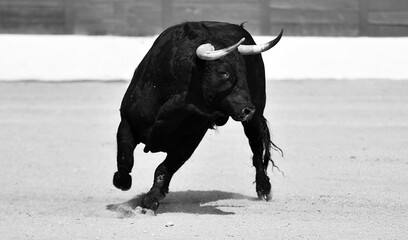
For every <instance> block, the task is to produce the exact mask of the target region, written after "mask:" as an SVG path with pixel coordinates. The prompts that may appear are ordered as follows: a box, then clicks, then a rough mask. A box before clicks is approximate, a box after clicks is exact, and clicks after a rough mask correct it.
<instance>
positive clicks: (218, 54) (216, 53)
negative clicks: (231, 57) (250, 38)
mask: <svg viewBox="0 0 408 240" xmlns="http://www.w3.org/2000/svg"><path fill="white" fill-rule="evenodd" d="M244 41H245V38H242V39H241V40H239V41H238V42H237V43H235V44H234V45H232V46H229V47H226V48H223V49H220V50H215V48H214V46H213V45H211V44H209V43H205V44H202V45H200V46H199V47H198V48H197V50H196V54H197V57H198V58H200V59H202V60H210V61H211V60H217V59H220V58H222V57H224V56H225V55H227V54H229V53H231V52H232V51H234V50H235V49H237V48H238V47H239V45H241V43H243V42H244Z"/></svg>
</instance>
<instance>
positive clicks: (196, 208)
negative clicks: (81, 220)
mask: <svg viewBox="0 0 408 240" xmlns="http://www.w3.org/2000/svg"><path fill="white" fill-rule="evenodd" d="M143 195H144V194H140V195H137V196H135V197H134V198H132V199H130V200H128V201H126V202H123V203H117V204H109V205H107V206H106V208H107V209H108V210H111V211H115V212H120V213H121V214H122V215H123V217H130V216H132V215H134V214H135V213H134V211H133V210H134V209H135V208H136V207H137V206H139V205H140V202H141V200H142V198H143ZM220 200H249V201H255V200H256V198H253V197H248V196H245V195H242V194H238V193H231V192H222V191H183V192H170V193H169V194H168V195H167V196H166V198H165V199H163V200H162V201H161V202H160V207H159V209H157V211H156V214H161V213H190V214H214V215H232V214H235V213H234V212H226V211H223V210H220V209H219V207H231V208H234V207H243V206H242V205H239V204H234V203H231V204H227V205H225V204H222V203H218V201H220Z"/></svg>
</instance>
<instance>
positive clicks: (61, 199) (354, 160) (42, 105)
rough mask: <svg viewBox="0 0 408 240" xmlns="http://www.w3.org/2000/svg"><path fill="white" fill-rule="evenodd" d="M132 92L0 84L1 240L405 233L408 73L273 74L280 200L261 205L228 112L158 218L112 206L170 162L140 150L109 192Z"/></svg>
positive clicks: (100, 86) (114, 86)
mask: <svg viewBox="0 0 408 240" xmlns="http://www.w3.org/2000/svg"><path fill="white" fill-rule="evenodd" d="M126 87H127V83H123V82H121V83H96V82H85V83H84V82H83V83H39V82H17V83H0V116H1V117H0V129H1V130H0V131H1V134H0V153H1V155H0V157H1V163H0V164H1V167H0V176H1V178H0V185H1V191H0V215H1V217H0V233H1V236H2V237H1V238H2V239H26V238H32V239H406V236H407V235H408V225H407V219H408V213H407V212H408V191H407V189H408V177H407V175H408V148H407V146H408V94H407V93H408V81H273V82H268V89H267V92H268V103H267V108H266V110H265V111H266V114H265V115H266V117H267V119H268V120H269V121H270V125H271V129H272V133H273V137H274V141H275V142H276V143H277V144H278V145H279V146H280V147H281V148H282V149H283V150H284V153H285V157H284V159H283V158H281V157H280V156H279V154H278V153H275V154H274V155H273V157H274V159H275V161H276V163H277V165H278V166H279V167H280V169H281V170H282V171H284V172H285V176H283V175H282V174H281V173H280V172H278V171H276V170H274V172H273V173H272V172H271V171H270V172H269V175H270V177H271V181H272V185H273V192H274V196H273V200H272V201H271V202H264V201H257V200H256V199H255V197H256V193H255V186H254V184H253V181H254V169H253V168H252V167H251V159H250V158H251V152H250V149H249V147H248V145H247V140H246V138H245V136H244V134H243V131H242V127H241V126H240V124H239V123H235V122H233V121H231V120H230V122H229V123H228V124H227V125H226V126H224V127H221V128H219V129H218V130H217V131H211V132H209V134H207V136H206V137H205V139H204V140H203V142H202V144H201V145H200V146H199V148H198V149H197V151H196V152H195V154H194V155H193V156H192V158H191V159H190V160H189V161H188V162H187V163H186V164H185V165H184V166H183V167H182V168H181V169H180V171H179V172H178V173H177V174H176V175H175V177H174V179H173V182H172V184H171V186H170V191H171V193H170V194H169V195H168V197H167V198H166V199H165V200H164V201H162V203H161V206H160V208H159V210H158V211H157V215H156V216H145V215H132V214H130V215H129V216H125V215H124V214H123V212H122V213H121V212H120V211H119V212H118V211H109V210H107V209H106V206H107V205H109V204H120V203H123V202H127V201H131V203H135V202H137V199H138V197H139V196H140V194H142V193H143V192H146V191H147V190H148V189H149V188H150V185H151V183H152V176H153V171H154V169H155V167H156V166H157V165H158V164H159V163H160V162H161V160H162V159H163V158H164V155H163V154H144V153H143V151H142V150H141V148H140V147H138V148H137V149H136V151H135V167H134V170H133V173H132V176H133V182H134V184H133V187H132V189H131V190H130V191H128V192H121V191H119V190H117V189H115V188H114V187H113V186H112V183H111V181H112V174H113V172H114V171H115V154H116V143H115V133H116V128H117V125H118V123H119V111H118V109H119V105H120V101H121V97H122V96H123V93H124V91H125V89H126ZM135 196H136V197H135ZM132 201H133V202H132ZM131 209H132V208H131Z"/></svg>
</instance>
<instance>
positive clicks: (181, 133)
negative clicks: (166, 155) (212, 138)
mask: <svg viewBox="0 0 408 240" xmlns="http://www.w3.org/2000/svg"><path fill="white" fill-rule="evenodd" d="M211 126H212V125H211V122H209V121H208V120H203V119H200V118H198V117H194V116H191V117H187V118H186V119H183V121H181V122H177V121H174V122H172V121H166V122H157V123H155V124H154V125H153V126H152V128H151V129H150V131H149V133H148V135H147V137H146V141H145V142H144V144H145V148H144V151H145V152H149V151H150V152H169V151H171V150H174V149H177V148H179V147H180V146H183V145H185V144H186V143H187V142H189V141H191V140H192V139H196V138H197V137H199V138H200V139H201V138H202V137H203V136H201V135H203V134H202V133H203V132H204V133H205V132H206V130H207V129H209V128H210V127H211Z"/></svg>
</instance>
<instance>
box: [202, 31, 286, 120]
mask: <svg viewBox="0 0 408 240" xmlns="http://www.w3.org/2000/svg"><path fill="white" fill-rule="evenodd" d="M282 33H283V32H282V31H281V33H280V34H279V35H278V36H277V37H276V38H275V39H273V40H272V41H270V42H268V43H264V44H261V45H241V44H242V43H243V42H244V41H245V38H242V39H241V40H240V41H238V42H237V43H236V44H234V45H232V46H229V47H226V48H223V49H219V50H215V47H214V46H213V45H212V44H209V43H206V44H202V45H200V46H199V47H198V48H197V50H196V54H197V57H198V58H200V59H202V60H206V61H205V63H204V69H203V70H204V72H203V83H202V87H203V95H204V99H205V100H206V101H207V103H208V104H209V105H211V106H213V107H214V108H216V109H217V110H220V111H221V112H223V113H225V114H227V115H228V116H231V117H232V118H233V119H234V120H236V121H248V120H250V119H251V117H252V115H253V114H254V112H255V106H254V104H253V103H252V101H251V96H250V93H249V90H248V85H247V77H246V76H247V75H246V69H245V66H246V64H245V61H244V58H243V57H242V56H241V55H254V54H260V53H261V52H265V51H267V50H269V49H271V48H272V47H273V46H275V45H276V44H277V43H278V42H279V40H280V38H281V37H282ZM235 50H238V51H235Z"/></svg>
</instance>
